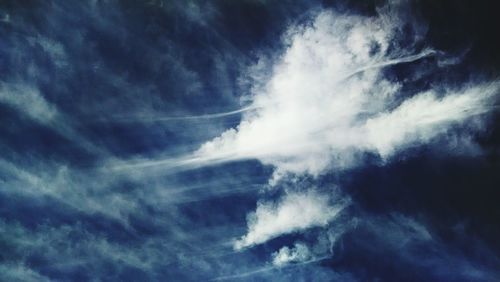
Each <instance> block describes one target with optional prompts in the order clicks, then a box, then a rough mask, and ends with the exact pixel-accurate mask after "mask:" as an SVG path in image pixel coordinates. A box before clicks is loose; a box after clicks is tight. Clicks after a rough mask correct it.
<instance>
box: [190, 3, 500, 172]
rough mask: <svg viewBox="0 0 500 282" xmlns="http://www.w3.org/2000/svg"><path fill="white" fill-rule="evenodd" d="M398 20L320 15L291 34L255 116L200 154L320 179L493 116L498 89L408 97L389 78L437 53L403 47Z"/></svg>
mask: <svg viewBox="0 0 500 282" xmlns="http://www.w3.org/2000/svg"><path fill="white" fill-rule="evenodd" d="M398 21H399V20H398V19H397V18H395V17H392V18H391V17H389V16H388V15H380V16H379V17H378V18H363V17H357V16H344V15H339V14H335V13H333V12H322V13H320V14H319V15H317V16H316V17H315V19H314V20H313V21H312V23H311V24H310V25H304V26H296V27H293V28H291V29H290V30H289V32H288V34H287V36H286V37H285V41H286V42H287V44H288V45H287V46H288V47H287V48H286V50H285V52H284V54H283V56H282V57H281V58H280V59H279V60H278V61H277V62H276V63H275V65H274V66H273V67H272V75H271V77H270V78H269V79H268V81H267V82H265V83H264V85H263V86H262V87H255V89H254V91H253V94H252V95H253V96H251V100H252V103H253V107H254V108H255V110H254V111H251V112H246V113H244V115H243V120H242V121H241V123H240V124H239V125H238V126H237V127H236V128H232V129H229V130H227V131H226V132H224V133H222V134H221V135H220V136H219V137H217V138H215V139H213V140H212V141H209V142H207V143H205V144H204V145H203V146H202V147H201V148H200V149H199V150H198V151H197V152H196V155H197V156H198V157H199V158H200V159H203V160H218V161H220V160H237V159H252V158H256V159H259V160H260V161H262V162H263V163H265V164H271V165H273V166H275V167H276V169H277V173H278V174H279V173H280V172H281V173H287V172H290V173H299V174H301V173H308V174H312V175H319V174H321V173H323V172H325V171H326V170H327V169H330V168H340V169H343V168H350V167H353V166H356V164H357V163H358V162H357V161H358V157H359V155H360V154H363V153H365V152H371V153H376V154H378V155H379V156H380V157H381V158H383V159H385V158H388V157H390V156H392V155H393V154H394V153H396V152H398V151H399V150H401V149H404V148H405V147H407V146H411V145H414V144H422V143H426V142H429V141H431V140H432V138H434V137H436V136H439V135H440V134H441V133H443V132H446V131H447V130H448V129H449V127H450V125H452V124H456V123H462V122H464V121H465V120H467V119H468V118H471V117H473V116H476V115H479V114H484V113H486V112H488V111H490V110H491V107H490V105H489V104H490V103H491V102H492V101H493V98H494V97H495V95H496V94H497V92H498V89H499V87H498V83H492V84H466V85H463V86H461V87H458V88H457V87H455V88H453V89H451V88H446V86H440V87H439V88H440V89H441V90H439V91H438V90H433V89H431V90H429V91H424V92H416V93H412V95H410V96H409V97H405V98H403V97H401V94H400V91H401V88H402V86H403V84H404V82H403V81H401V82H399V81H394V80H389V79H387V78H385V76H384V68H385V67H388V66H392V65H397V64H407V63H412V62H416V61H418V60H424V59H426V58H430V57H433V56H438V55H439V54H438V52H436V51H433V50H431V49H423V50H422V51H420V52H415V51H414V50H413V49H414V48H413V49H412V48H408V50H406V49H396V48H395V47H394V41H395V39H396V37H397V26H398V24H397V23H398ZM457 89H458V90H457Z"/></svg>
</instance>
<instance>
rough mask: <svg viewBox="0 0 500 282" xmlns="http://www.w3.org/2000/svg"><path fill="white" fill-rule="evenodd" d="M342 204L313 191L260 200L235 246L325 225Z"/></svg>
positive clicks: (252, 243) (340, 208) (248, 244)
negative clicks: (334, 204) (266, 200)
mask: <svg viewBox="0 0 500 282" xmlns="http://www.w3.org/2000/svg"><path fill="white" fill-rule="evenodd" d="M343 207H344V204H342V205H336V206H333V205H332V204H331V199H330V198H329V197H328V196H324V195H320V194H318V193H316V192H314V191H308V192H304V193H290V194H287V195H285V196H284V197H283V198H282V199H281V200H280V201H279V202H277V203H272V202H271V203H269V202H268V203H259V204H258V205H257V210H256V211H255V213H253V214H251V215H250V216H249V219H248V233H247V234H246V235H245V236H243V237H242V238H241V239H240V240H238V241H236V243H235V244H234V248H235V249H242V248H244V247H249V246H253V245H256V244H261V243H263V242H266V241H267V240H269V239H272V238H275V237H278V236H280V235H282V234H288V233H292V232H296V231H301V230H304V229H306V228H310V227H313V226H325V225H327V224H328V223H329V222H330V221H331V220H332V219H333V218H334V217H335V216H336V215H337V214H338V213H339V212H340V211H341V210H342V208H343Z"/></svg>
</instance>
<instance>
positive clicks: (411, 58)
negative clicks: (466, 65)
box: [341, 49, 437, 80]
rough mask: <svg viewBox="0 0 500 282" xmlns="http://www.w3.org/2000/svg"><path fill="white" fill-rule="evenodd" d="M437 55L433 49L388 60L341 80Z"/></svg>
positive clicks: (357, 71) (350, 74)
mask: <svg viewBox="0 0 500 282" xmlns="http://www.w3.org/2000/svg"><path fill="white" fill-rule="evenodd" d="M436 53H437V52H436V51H434V50H432V49H428V50H425V51H424V52H422V53H420V54H416V55H411V56H407V57H402V58H397V59H392V60H388V61H385V62H380V63H375V64H373V65H368V66H364V67H362V68H359V69H357V70H355V71H353V72H351V73H349V74H347V75H346V76H344V77H343V78H342V79H341V80H345V79H348V78H350V77H352V76H354V75H356V74H358V73H362V72H364V71H367V70H370V69H376V68H382V67H386V66H392V65H397V64H402V63H411V62H414V61H418V60H420V59H422V58H426V57H429V56H432V55H435V54H436Z"/></svg>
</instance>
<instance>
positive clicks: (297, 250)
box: [272, 243, 312, 266]
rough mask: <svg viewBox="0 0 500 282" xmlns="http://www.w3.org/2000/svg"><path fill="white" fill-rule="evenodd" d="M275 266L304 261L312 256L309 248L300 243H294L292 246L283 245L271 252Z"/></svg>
mask: <svg viewBox="0 0 500 282" xmlns="http://www.w3.org/2000/svg"><path fill="white" fill-rule="evenodd" d="M272 258H273V264H274V265H275V266H284V265H287V264H289V263H293V262H304V261H308V260H310V259H311V258H312V254H311V251H310V250H309V248H308V247H307V246H306V245H304V244H301V243H296V244H295V246H294V247H293V248H291V249H290V248H289V247H286V246H285V247H283V248H281V249H280V250H279V251H277V252H275V253H273V254H272Z"/></svg>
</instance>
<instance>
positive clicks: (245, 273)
mask: <svg viewBox="0 0 500 282" xmlns="http://www.w3.org/2000/svg"><path fill="white" fill-rule="evenodd" d="M329 258H331V257H330V256H324V257H319V258H316V259H311V260H308V261H304V262H301V263H294V264H288V265H285V266H267V267H262V268H259V269H257V270H253V271H249V272H244V273H240V274H235V275H228V276H221V277H217V278H214V279H211V280H210V281H224V280H235V279H242V278H245V277H249V276H252V275H255V274H259V273H265V272H269V271H273V270H275V269H283V268H290V267H297V266H301V265H305V264H311V263H315V262H319V261H322V260H326V259H329Z"/></svg>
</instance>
